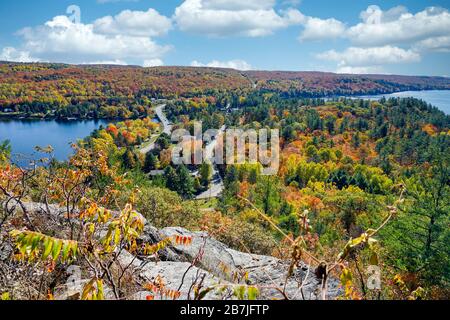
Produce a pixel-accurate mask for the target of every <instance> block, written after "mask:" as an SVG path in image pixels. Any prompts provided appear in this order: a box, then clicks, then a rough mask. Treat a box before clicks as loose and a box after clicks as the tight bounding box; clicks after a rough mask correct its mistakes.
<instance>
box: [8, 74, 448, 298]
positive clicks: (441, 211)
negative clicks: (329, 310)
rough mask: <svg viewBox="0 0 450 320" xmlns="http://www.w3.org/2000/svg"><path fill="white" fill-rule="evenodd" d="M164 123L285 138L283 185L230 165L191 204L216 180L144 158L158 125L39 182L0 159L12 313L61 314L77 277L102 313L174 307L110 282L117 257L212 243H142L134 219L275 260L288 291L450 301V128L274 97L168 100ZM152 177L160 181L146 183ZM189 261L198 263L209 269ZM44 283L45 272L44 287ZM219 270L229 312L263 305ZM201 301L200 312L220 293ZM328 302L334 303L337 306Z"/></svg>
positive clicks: (421, 108)
mask: <svg viewBox="0 0 450 320" xmlns="http://www.w3.org/2000/svg"><path fill="white" fill-rule="evenodd" d="M102 68H103V67H102ZM119 70H120V69H119ZM189 70H191V69H189ZM166 113H167V116H168V117H169V118H170V119H171V120H172V122H173V123H174V124H175V126H176V127H177V128H186V129H188V130H192V127H193V124H194V121H202V122H203V124H204V125H203V129H204V130H206V129H208V128H217V127H220V126H222V125H224V124H225V125H227V126H228V127H229V128H234V127H240V128H244V129H250V128H253V129H259V128H265V127H268V128H278V129H280V131H281V136H282V141H281V165H280V170H279V172H278V174H277V175H274V176H264V175H261V167H260V166H259V165H254V164H248V163H247V164H241V165H221V166H219V171H220V175H221V176H222V178H223V180H224V187H225V189H224V191H223V193H222V195H221V196H220V197H219V198H218V199H210V200H201V201H199V200H193V199H194V198H195V196H196V195H197V194H199V193H201V192H203V191H204V190H205V189H207V188H208V186H209V185H210V184H211V183H212V181H211V180H212V176H211V167H210V165H208V164H202V165H200V166H194V165H192V166H184V165H181V166H175V165H173V164H172V163H171V153H172V149H173V148H174V145H173V144H172V143H171V141H170V137H168V136H167V135H165V134H162V135H160V136H159V137H158V139H157V140H156V142H155V148H153V149H152V150H150V151H149V152H148V153H147V154H143V153H142V152H140V149H139V145H140V143H142V142H143V141H145V140H147V139H149V137H151V136H152V135H154V134H155V133H157V132H158V131H160V130H158V128H157V127H155V124H154V123H152V122H151V121H150V119H144V120H129V121H125V122H121V123H117V124H114V125H109V126H108V127H106V128H100V129H99V130H96V131H95V132H93V133H92V135H91V136H90V137H87V138H86V139H85V140H84V141H83V142H80V143H79V145H78V146H76V154H75V155H74V156H73V157H72V158H71V159H70V161H69V162H57V161H54V160H52V159H51V153H52V150H51V149H44V150H41V151H42V152H44V153H47V154H46V155H45V154H44V156H43V157H44V158H46V159H44V160H42V161H43V164H44V166H40V167H35V168H33V169H30V170H23V169H20V168H17V167H15V166H14V165H12V164H11V163H10V152H11V149H10V147H9V145H8V143H3V144H2V145H1V146H0V191H1V192H0V199H1V201H2V202H3V203H6V204H7V205H6V206H5V207H4V208H3V211H2V212H1V215H0V228H1V234H0V241H2V242H1V243H0V249H1V248H10V249H8V250H9V251H8V250H6V253H5V254H6V255H7V254H8V252H9V254H10V255H11V257H15V258H14V259H12V258H11V260H8V259H6V260H1V259H0V260H1V261H0V266H2V270H3V269H4V270H15V269H16V268H23V270H26V272H22V273H21V274H20V275H14V276H13V275H11V274H9V273H7V276H2V275H0V285H1V288H3V289H2V290H3V291H6V292H8V294H11V296H12V297H13V298H24V297H25V298H28V299H42V298H43V297H48V298H52V297H53V296H54V294H55V292H56V291H55V290H56V289H55V285H56V283H58V281H64V280H58V279H59V277H62V279H65V276H64V270H66V268H67V267H68V266H70V265H71V264H73V263H76V264H77V265H79V266H81V267H82V268H83V270H84V271H83V272H85V274H86V275H87V277H91V278H92V280H91V281H90V282H88V284H87V285H86V286H85V290H84V291H83V296H81V297H79V298H82V299H101V298H103V297H104V296H103V294H104V292H103V287H104V286H105V287H108V288H110V289H111V288H112V290H113V291H114V292H113V293H114V295H113V297H115V298H118V299H125V298H127V297H129V296H130V295H131V294H133V293H135V292H137V291H139V290H144V289H145V290H147V292H148V293H147V298H148V299H154V298H155V295H156V294H155V292H163V293H162V295H161V297H166V298H169V299H173V298H177V297H180V296H181V295H183V294H184V293H183V292H180V291H179V290H180V289H179V290H178V291H177V288H176V287H174V288H171V287H166V286H165V284H164V282H161V279H159V280H158V278H157V280H155V282H150V283H147V284H145V285H144V289H143V288H142V283H139V281H138V280H137V279H135V278H134V277H133V274H130V273H126V271H123V273H120V272H119V273H116V272H117V270H116V269H114V268H115V267H114V266H116V265H117V264H118V262H120V261H119V260H120V259H119V258H120V256H117V255H115V254H114V252H117V251H116V250H121V251H120V252H122V250H126V252H129V253H130V254H131V255H132V256H135V257H139V259H144V260H145V259H150V260H149V261H154V259H156V260H159V259H162V260H163V261H167V259H170V257H169V258H168V256H167V255H168V253H167V252H165V251H164V250H166V249H167V248H170V247H172V246H185V247H186V246H187V247H189V246H190V245H191V243H192V241H202V240H199V239H197V240H195V239H192V236H185V237H180V236H177V237H168V238H166V239H164V238H162V239H159V240H155V238H152V237H150V238H149V236H148V232H150V231H151V230H153V229H151V228H150V227H148V226H146V227H145V228H144V225H143V224H142V221H141V220H140V219H139V215H138V214H137V213H135V212H134V211H132V208H133V209H134V210H136V211H137V212H139V213H140V214H142V215H143V216H144V217H145V218H146V221H147V223H149V224H151V225H152V226H155V227H157V228H164V227H171V226H179V227H185V228H188V229H190V230H192V231H199V230H202V231H206V232H207V233H208V234H209V236H210V237H213V238H215V239H217V240H220V241H222V242H223V243H225V244H226V245H228V246H231V247H232V248H234V249H238V250H241V251H243V252H249V253H251V254H266V255H272V256H275V257H277V258H279V259H281V260H280V261H284V263H286V266H287V269H286V270H287V271H286V272H287V274H286V277H285V278H284V277H283V279H285V280H283V281H293V280H292V279H294V278H295V275H296V274H297V275H298V273H297V272H301V268H302V267H301V262H302V263H303V262H305V263H307V264H309V265H311V266H313V268H314V270H315V274H313V275H311V276H313V277H317V279H318V280H317V281H319V283H320V281H325V283H326V282H327V279H329V281H331V282H333V281H335V280H333V279H339V281H340V290H341V291H340V292H341V293H340V294H339V299H442V298H448V297H449V292H450V291H449V290H450V287H449V283H450V270H449V266H450V263H449V261H450V255H449V251H448V243H449V239H450V238H449V237H450V233H449V228H448V225H449V223H450V221H449V219H450V203H449V199H450V185H449V176H450V175H449V170H450V169H449V168H450V164H449V160H450V158H449V157H450V152H449V151H450V138H449V137H450V131H449V130H450V117H449V116H447V115H445V114H444V113H442V112H441V111H439V110H438V109H436V108H434V107H432V106H430V105H428V104H426V103H425V102H422V101H419V100H416V99H389V100H385V99H382V100H380V101H379V102H370V101H365V100H353V99H344V98H341V99H335V100H330V101H324V100H322V99H296V98H295V99H294V98H286V96H285V95H284V94H283V93H281V94H277V93H273V92H272V93H270V92H266V91H261V92H260V91H255V92H247V93H245V94H244V93H243V92H241V94H240V95H237V94H236V92H233V91H231V92H222V93H217V94H216V95H215V96H207V97H196V98H192V99H178V100H172V101H170V102H168V105H167V107H166ZM247 147H248V144H247ZM154 170H158V172H161V170H164V171H163V172H164V173H163V174H162V175H161V174H156V175H152V174H150V175H149V174H148V173H151V172H152V171H154ZM194 172H197V173H196V174H193V173H194ZM30 201H34V202H37V203H40V204H41V205H40V208H41V209H40V210H42V212H43V213H39V212H38V213H35V212H32V211H30V210H28V209H27V208H28V207H27V204H28V203H29V202H30ZM52 205H58V208H60V209H58V210H61V212H63V213H62V214H61V215H59V216H58V218H51V219H50V218H48V217H52V213H51V212H53V211H54V210H55V209H54V207H53V206H52ZM20 208H22V210H20ZM105 208H107V209H105ZM124 208H125V209H124ZM109 210H119V211H118V212H115V213H114V211H109ZM120 210H122V211H120ZM46 217H47V218H46ZM49 219H50V220H49ZM149 228H150V229H149ZM105 230H107V232H105ZM149 230H150V231H149ZM143 232H144V233H143ZM146 232H147V233H146ZM146 234H147V235H146ZM12 248H15V249H12ZM52 248H53V249H52ZM186 250H188V249H186ZM0 251H1V250H0ZM160 251H163V252H162V253H161V256H159V255H155V254H156V253H158V252H160ZM2 252H5V251H4V249H3V250H2ZM5 254H3V255H5ZM195 255H196V254H194V257H193V259H194V262H193V263H194V264H196V263H197V264H196V265H199V263H200V264H201V261H200V262H199V260H196V259H199V258H198V257H197V258H195ZM0 257H1V255H0ZM146 257H147V258H146ZM164 259H166V260H164ZM369 266H377V267H379V268H380V270H381V276H382V279H381V280H382V287H381V289H375V290H373V289H370V288H368V283H367V272H366V270H367V268H368V267H369ZM36 268H37V269H39V270H41V269H42V268H43V269H44V270H48V271H46V272H44V273H42V274H41V276H40V277H39V279H35V278H34V277H33V276H32V275H33V274H34V271H35V270H36ZM189 268H191V267H189ZM216 268H219V269H220V270H221V271H220V272H221V273H223V274H230V273H231V274H232V276H230V277H229V278H230V279H232V282H233V284H226V285H225V287H227V288H229V287H230V286H231V287H233V288H235V291H234V293H232V294H231V296H235V297H237V298H245V297H250V298H256V297H258V294H260V290H263V288H259V287H258V285H256V284H254V283H253V284H252V283H250V282H248V280H245V279H248V277H250V278H252V271H251V270H250V271H248V273H246V274H241V273H239V272H238V271H233V270H230V266H229V265H227V264H219V266H216ZM114 270H116V271H114ZM188 270H189V269H188ZM305 270H306V269H305ZM216 271H217V269H216ZM11 272H13V271H11ZM186 272H187V271H186ZM234 272H236V273H234ZM308 276H309V271H308V275H306V277H308ZM11 279H15V280H14V281H15V282H13V281H12V280H11ZM305 281H306V280H305ZM314 281H316V280H314ZM18 283H19V284H20V285H18ZM192 285H193V286H195V283H194V284H192ZM197 285H198V284H197ZM29 287H31V288H33V290H28V288H29ZM274 289H276V290H275V291H276V292H278V294H279V293H280V292H281V293H283V289H282V287H281V288H274ZM161 290H163V291H161ZM196 290H197V291H195V292H196V297H197V298H199V297H204V296H205V295H206V294H207V292H210V290H211V289H210V288H208V287H197V289H196ZM202 290H205V291H202ZM152 292H153V293H152ZM284 294H285V298H289V297H288V295H287V294H286V293H284ZM320 294H321V295H322V297H325V298H326V297H327V290H326V289H324V288H322V290H321V293H320ZM333 294H335V293H333ZM265 298H270V297H267V296H265Z"/></svg>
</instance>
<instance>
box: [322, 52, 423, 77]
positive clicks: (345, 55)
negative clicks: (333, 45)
mask: <svg viewBox="0 0 450 320" xmlns="http://www.w3.org/2000/svg"><path fill="white" fill-rule="evenodd" d="M317 58H319V59H321V60H328V61H335V62H337V63H338V69H337V70H338V72H339V73H357V72H360V73H375V72H377V71H379V70H380V68H379V67H381V66H383V65H387V64H399V63H412V62H419V61H420V59H421V56H420V55H419V54H418V53H417V52H415V51H413V50H404V49H402V48H398V47H392V46H383V47H373V48H357V47H350V48H348V49H346V50H345V51H342V52H337V51H335V50H330V51H326V52H323V53H320V54H318V55H317Z"/></svg>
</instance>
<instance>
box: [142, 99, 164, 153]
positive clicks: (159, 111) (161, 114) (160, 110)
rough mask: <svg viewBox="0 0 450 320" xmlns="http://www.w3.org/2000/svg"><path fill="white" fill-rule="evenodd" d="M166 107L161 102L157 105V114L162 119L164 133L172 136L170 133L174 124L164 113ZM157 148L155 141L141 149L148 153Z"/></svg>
mask: <svg viewBox="0 0 450 320" xmlns="http://www.w3.org/2000/svg"><path fill="white" fill-rule="evenodd" d="M165 107H166V105H165V104H161V105H159V106H157V107H156V109H155V112H156V116H157V117H158V119H159V121H161V123H162V125H163V127H164V128H163V132H162V133H165V134H167V135H169V136H170V134H171V133H172V125H171V124H170V121H169V119H167V117H166V115H165V114H164V108H165ZM155 148H156V143H155V142H153V143H151V144H149V145H148V146H146V147H145V148H142V149H140V150H139V151H140V152H141V153H143V154H147V153H149V152H150V151H152V150H153V149H155Z"/></svg>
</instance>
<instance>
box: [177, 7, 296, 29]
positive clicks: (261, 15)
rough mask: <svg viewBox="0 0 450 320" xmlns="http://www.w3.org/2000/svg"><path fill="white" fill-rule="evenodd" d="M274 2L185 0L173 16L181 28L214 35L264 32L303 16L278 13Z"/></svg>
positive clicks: (286, 24) (294, 12) (291, 12)
mask: <svg viewBox="0 0 450 320" xmlns="http://www.w3.org/2000/svg"><path fill="white" fill-rule="evenodd" d="M274 5H275V1H274V0H248V1H241V0H239V1H238V0H231V1H225V0H185V1H184V2H183V3H182V4H181V5H180V6H179V7H177V8H176V9H175V14H174V16H173V19H174V21H175V22H176V23H177V25H178V27H179V28H180V29H181V30H182V31H185V32H190V33H197V34H204V35H208V36H217V37H222V36H248V37H260V36H266V35H270V34H272V33H273V32H274V31H276V30H278V29H282V28H286V27H288V26H289V25H293V24H298V23H299V21H300V20H301V19H303V15H302V14H301V13H300V12H299V11H298V10H295V9H289V10H287V11H283V12H279V13H278V12H276V11H275V9H274V8H273V6H274Z"/></svg>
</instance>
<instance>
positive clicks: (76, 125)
mask: <svg viewBox="0 0 450 320" xmlns="http://www.w3.org/2000/svg"><path fill="white" fill-rule="evenodd" d="M108 123H110V121H106V120H83V121H57V120H41V121H40V120H0V142H1V141H3V140H10V141H11V145H12V149H13V160H14V162H15V163H17V164H18V165H20V166H26V165H27V164H28V162H29V160H26V159H25V158H24V157H23V156H22V155H26V156H27V157H29V156H32V157H33V158H34V159H39V158H43V157H46V155H43V154H37V153H36V152H35V150H34V147H35V146H41V147H46V146H48V145H51V146H52V147H53V148H54V156H55V158H56V159H58V160H67V159H68V158H69V156H70V155H71V154H72V153H73V150H72V148H71V144H72V143H74V142H77V141H78V140H80V139H83V138H84V137H87V136H88V135H89V134H90V133H91V132H92V131H94V130H95V129H98V128H99V127H100V126H101V125H103V126H106V125H107V124H108Z"/></svg>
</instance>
